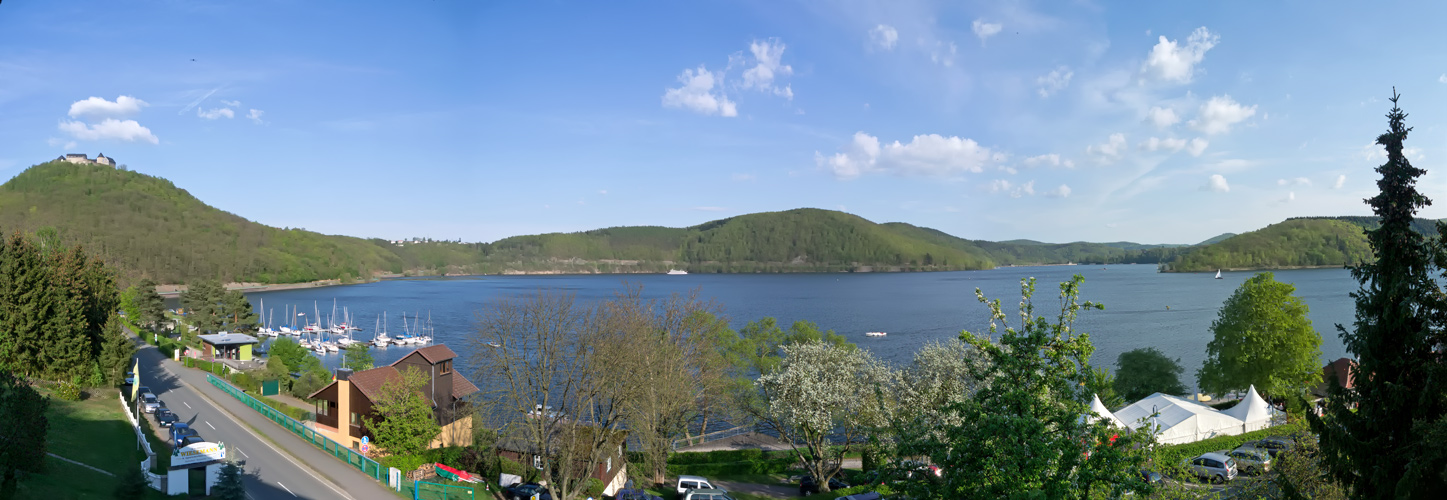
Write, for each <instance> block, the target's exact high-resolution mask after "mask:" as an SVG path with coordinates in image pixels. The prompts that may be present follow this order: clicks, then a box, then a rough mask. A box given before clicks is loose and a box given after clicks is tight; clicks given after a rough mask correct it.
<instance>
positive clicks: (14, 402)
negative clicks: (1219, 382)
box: [0, 369, 50, 498]
mask: <svg viewBox="0 0 1447 500" xmlns="http://www.w3.org/2000/svg"><path fill="white" fill-rule="evenodd" d="M48 406H50V400H49V399H47V398H43V397H41V396H40V393H38V392H35V389H32V388H31V387H30V385H29V384H26V383H25V381H24V380H22V379H20V378H17V377H16V376H15V375H14V374H12V373H11V372H10V371H8V370H4V369H0V422H4V424H3V425H0V498H14V497H15V487H16V485H17V484H18V483H19V479H20V478H19V473H20V472H21V471H31V472H34V471H39V470H40V467H41V465H42V464H44V463H45V433H46V431H47V430H48V429H49V427H50V423H49V421H48V420H46V418H45V409H46V407H48Z"/></svg>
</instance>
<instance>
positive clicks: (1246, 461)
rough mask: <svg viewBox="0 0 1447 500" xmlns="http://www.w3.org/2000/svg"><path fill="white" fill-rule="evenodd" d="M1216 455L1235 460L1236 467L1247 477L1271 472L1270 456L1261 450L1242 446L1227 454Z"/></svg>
mask: <svg viewBox="0 0 1447 500" xmlns="http://www.w3.org/2000/svg"><path fill="white" fill-rule="evenodd" d="M1216 453H1220V454H1222V455H1226V456H1228V457H1231V458H1234V459H1236V466H1237V467H1240V468H1241V473H1242V474H1246V475H1248V476H1259V475H1261V474H1265V473H1266V472H1267V471H1270V470H1271V454H1270V453H1268V452H1267V451H1266V450H1264V449H1261V448H1252V447H1246V446H1242V447H1240V448H1236V449H1234V450H1231V451H1229V452H1227V451H1218V452H1216Z"/></svg>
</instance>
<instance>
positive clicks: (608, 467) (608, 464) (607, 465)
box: [603, 457, 613, 472]
mask: <svg viewBox="0 0 1447 500" xmlns="http://www.w3.org/2000/svg"><path fill="white" fill-rule="evenodd" d="M603 472H613V457H608V460H606V461H604V462H603Z"/></svg>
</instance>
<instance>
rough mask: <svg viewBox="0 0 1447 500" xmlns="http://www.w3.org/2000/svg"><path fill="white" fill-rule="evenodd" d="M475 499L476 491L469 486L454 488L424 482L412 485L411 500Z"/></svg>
mask: <svg viewBox="0 0 1447 500" xmlns="http://www.w3.org/2000/svg"><path fill="white" fill-rule="evenodd" d="M476 498H477V489H476V488H474V487H471V486H454V485H449V484H437V483H429V482H426V481H414V482H413V483H412V500H475V499H476Z"/></svg>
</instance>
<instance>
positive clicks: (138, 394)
mask: <svg viewBox="0 0 1447 500" xmlns="http://www.w3.org/2000/svg"><path fill="white" fill-rule="evenodd" d="M148 392H151V388H150V387H147V386H144V385H143V386H140V387H137V388H136V397H138V398H139V397H141V395H142V394H145V393H148Z"/></svg>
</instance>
